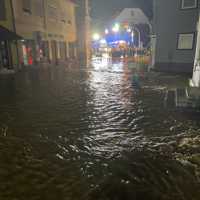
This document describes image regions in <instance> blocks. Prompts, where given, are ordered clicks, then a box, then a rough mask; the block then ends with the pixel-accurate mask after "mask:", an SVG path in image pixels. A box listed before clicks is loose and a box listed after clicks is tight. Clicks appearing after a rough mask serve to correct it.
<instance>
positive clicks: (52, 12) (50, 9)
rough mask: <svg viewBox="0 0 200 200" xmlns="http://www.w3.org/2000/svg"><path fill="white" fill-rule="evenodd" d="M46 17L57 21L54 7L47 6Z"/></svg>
mask: <svg viewBox="0 0 200 200" xmlns="http://www.w3.org/2000/svg"><path fill="white" fill-rule="evenodd" d="M48 16H49V18H51V19H57V17H58V16H57V8H56V6H54V5H49V6H48Z"/></svg>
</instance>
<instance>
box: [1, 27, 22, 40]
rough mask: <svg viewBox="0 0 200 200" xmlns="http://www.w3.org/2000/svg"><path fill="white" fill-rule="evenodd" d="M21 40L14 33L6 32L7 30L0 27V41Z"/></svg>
mask: <svg viewBox="0 0 200 200" xmlns="http://www.w3.org/2000/svg"><path fill="white" fill-rule="evenodd" d="M20 39H22V37H21V36H19V35H17V34H16V33H14V32H12V31H10V30H8V29H7V28H5V27H3V26H0V41H4V40H20Z"/></svg>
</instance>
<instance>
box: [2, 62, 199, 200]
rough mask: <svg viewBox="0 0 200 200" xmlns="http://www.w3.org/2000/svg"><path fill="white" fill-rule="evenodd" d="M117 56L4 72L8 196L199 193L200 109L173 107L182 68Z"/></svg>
mask: <svg viewBox="0 0 200 200" xmlns="http://www.w3.org/2000/svg"><path fill="white" fill-rule="evenodd" d="M132 73H133V70H131V66H127V65H125V64H123V63H121V62H115V63H111V62H110V61H109V60H107V59H104V60H96V61H93V66H92V67H89V68H87V69H85V68H77V67H76V68H71V69H69V68H65V67H61V66H59V67H49V68H40V69H27V70H24V71H22V72H20V73H18V74H17V75H16V76H10V77H5V76H3V77H1V79H0V91H1V92H0V199H2V200H27V199H30V200H199V199H200V182H199V181H200V147H199V146H200V135H199V133H200V121H199V114H198V113H188V112H181V111H176V110H171V109H166V108H164V106H163V100H164V95H165V90H166V88H167V87H170V88H173V87H176V86H177V84H178V82H179V83H181V84H182V83H185V80H183V78H181V77H180V76H169V75H161V74H154V73H153V74H151V75H150V76H146V75H145V74H143V73H142V72H141V73H140V76H141V77H142V78H143V80H142V81H141V85H142V87H141V89H140V90H138V89H136V88H134V87H133V86H132Z"/></svg>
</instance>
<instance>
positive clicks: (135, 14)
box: [115, 8, 149, 25]
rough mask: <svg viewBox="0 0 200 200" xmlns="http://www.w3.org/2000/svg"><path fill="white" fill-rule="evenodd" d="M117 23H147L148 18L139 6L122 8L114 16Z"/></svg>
mask: <svg viewBox="0 0 200 200" xmlns="http://www.w3.org/2000/svg"><path fill="white" fill-rule="evenodd" d="M115 21H116V22H118V23H122V24H123V23H128V24H131V25H134V24H149V19H148V18H147V16H146V15H145V14H144V12H143V11H142V10H141V9H140V8H124V9H123V10H122V12H121V13H120V14H119V15H118V16H117V17H116V18H115Z"/></svg>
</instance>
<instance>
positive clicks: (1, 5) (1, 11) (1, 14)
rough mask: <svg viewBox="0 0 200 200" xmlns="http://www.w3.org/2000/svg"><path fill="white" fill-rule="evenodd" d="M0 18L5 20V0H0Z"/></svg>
mask: <svg viewBox="0 0 200 200" xmlns="http://www.w3.org/2000/svg"><path fill="white" fill-rule="evenodd" d="M0 20H6V8H5V0H0Z"/></svg>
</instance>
